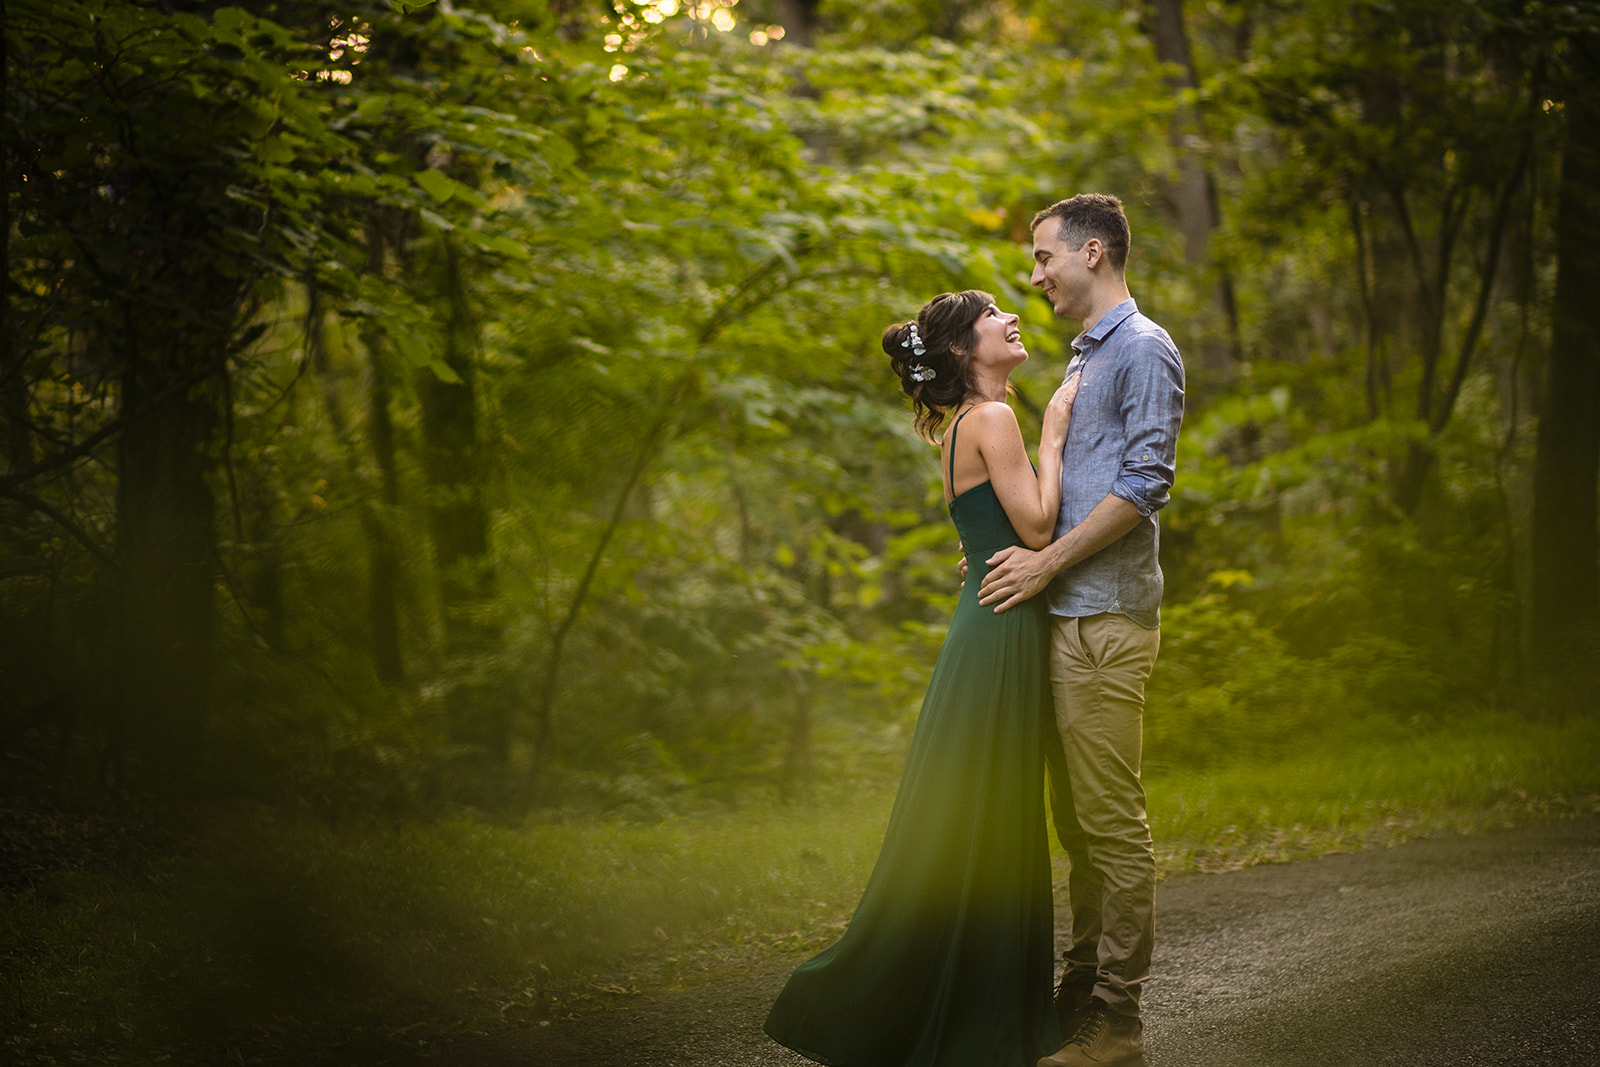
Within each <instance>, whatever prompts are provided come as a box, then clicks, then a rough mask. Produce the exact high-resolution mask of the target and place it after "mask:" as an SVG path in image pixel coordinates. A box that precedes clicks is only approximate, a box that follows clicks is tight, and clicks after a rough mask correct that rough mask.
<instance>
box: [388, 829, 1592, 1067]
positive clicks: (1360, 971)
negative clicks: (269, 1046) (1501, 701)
mask: <svg viewBox="0 0 1600 1067" xmlns="http://www.w3.org/2000/svg"><path fill="white" fill-rule="evenodd" d="M1057 921H1058V924H1060V923H1062V922H1064V921H1065V917H1064V916H1061V915H1059V914H1058V917H1057ZM1157 922H1158V924H1159V929H1158V935H1157V936H1158V945H1157V950H1156V958H1155V961H1154V965H1153V977H1152V981H1151V983H1150V985H1149V987H1148V991H1147V993H1146V998H1145V1020H1146V1023H1145V1037H1146V1043H1147V1061H1148V1067H1313V1065H1314V1067H1342V1065H1347V1064H1348V1065H1361V1067H1373V1065H1388V1064H1405V1065H1408V1067H1480V1065H1483V1067H1488V1065H1497V1067H1498V1065H1506V1067H1510V1065H1517V1067H1600V816H1584V817H1581V818H1577V819H1566V820H1560V821H1556V822H1548V823H1539V824H1532V825H1528V826H1523V827H1520V828H1517V829H1512V830H1505V831H1501V832H1497V833H1493V834H1484V835H1474V836H1451V837H1436V838H1431V839H1428V840H1423V841H1414V842H1411V843H1409V844H1406V845H1402V846H1400V847H1397V848H1392V849H1382V850H1373V851H1367V852H1359V853H1353V854H1348V855H1341V856H1328V857H1323V858H1321V859H1316V860H1308V861H1302V862H1299V863H1292V864H1279V865H1273V866H1265V867H1255V868H1251V869H1248V870H1242V871H1234V872H1230V873H1227V874H1211V875H1193V876H1186V877H1182V878H1174V879H1169V880H1167V881H1165V882H1163V883H1162V884H1161V887H1160V891H1159V897H1158V900H1157ZM787 973H788V967H787V966H785V967H782V968H775V969H773V970H769V971H764V972H762V973H757V974H751V975H748V976H746V977H743V978H739V979H736V980H731V981H724V982H720V983H717V984H715V985H710V986H705V987H702V988H699V989H693V990H688V991H685V992H679V993H672V994H668V995H663V996H660V997H656V998H653V999H650V1000H647V1001H641V1002H639V1003H636V1004H633V1005H630V1006H628V1007H625V1008H620V1009H616V1010H613V1011H608V1012H603V1013H600V1014H596V1015H592V1016H588V1017H585V1018H580V1019H577V1020H574V1021H571V1022H565V1023H557V1024H554V1025H551V1026H548V1027H542V1028H530V1029H527V1030H521V1031H516V1032H511V1033H501V1034H495V1035H490V1036H486V1037H482V1038H476V1039H471V1040H466V1041H461V1042H458V1043H455V1044H452V1045H450V1046H448V1047H446V1048H443V1049H434V1050H430V1054H429V1055H428V1056H427V1057H426V1058H425V1059H422V1058H418V1059H414V1060H409V1059H408V1058H407V1057H406V1056H405V1055H404V1054H401V1053H399V1051H398V1050H393V1052H392V1054H391V1056H390V1057H388V1062H389V1063H391V1064H404V1063H410V1062H415V1063H416V1064H418V1065H421V1064H424V1063H425V1064H428V1065H430V1067H441V1065H442V1067H468V1065H472V1067H502V1065H505V1067H509V1065H511V1064H518V1065H529V1067H795V1065H799V1064H805V1063H807V1062H808V1061H806V1060H804V1059H802V1058H801V1057H799V1056H797V1055H795V1054H794V1053H792V1052H789V1051H788V1050H787V1049H783V1048H780V1047H778V1046H777V1045H775V1044H773V1043H772V1042H771V1041H770V1040H769V1039H767V1037H766V1036H765V1035H764V1034H763V1033H762V1032H761V1022H762V1019H763V1018H764V1017H765V1015H766V1011H767V1008H768V1006H769V1005H770V1004H771V1002H772V999H773V997H774V996H775V995H776V994H777V992H778V990H779V989H780V988H781V987H782V985H783V981H784V978H785V977H786V975H787Z"/></svg>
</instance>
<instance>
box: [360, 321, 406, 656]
mask: <svg viewBox="0 0 1600 1067" xmlns="http://www.w3.org/2000/svg"><path fill="white" fill-rule="evenodd" d="M362 341H363V343H364V345H365V347H366V350H367V359H368V361H369V370H370V372H371V376H370V378H369V380H368V384H367V442H368V444H369V445H370V446H371V448H372V458H373V461H374V462H376V463H377V465H378V500H377V503H376V504H375V505H368V506H367V507H365V508H363V509H362V511H361V528H362V531H363V533H364V534H365V535H366V539H367V621H368V624H369V626H370V627H371V629H372V665H373V669H374V670H376V671H377V674H378V677H379V678H380V679H381V680H383V681H384V682H385V683H387V684H389V685H397V684H399V683H400V682H401V681H402V680H404V678H405V657H404V654H403V652H402V650H401V647H400V605H399V595H400V553H399V550H398V549H397V548H396V547H395V531H394V521H395V517H396V516H397V515H398V514H399V510H400V477H399V474H398V473H397V469H396V467H395V454H394V422H393V419H392V417H391V416H390V413H389V397H390V393H391V385H390V373H389V367H388V363H387V355H386V353H385V352H384V338H383V334H382V332H381V331H379V330H377V329H376V328H374V329H371V330H368V331H366V332H365V333H364V334H363V335H362Z"/></svg>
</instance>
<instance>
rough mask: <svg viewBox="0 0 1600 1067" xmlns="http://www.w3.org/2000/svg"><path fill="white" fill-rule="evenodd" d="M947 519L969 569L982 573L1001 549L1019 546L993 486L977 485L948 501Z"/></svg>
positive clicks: (1018, 539)
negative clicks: (959, 541) (964, 555)
mask: <svg viewBox="0 0 1600 1067" xmlns="http://www.w3.org/2000/svg"><path fill="white" fill-rule="evenodd" d="M950 519H951V521H952V522H954V523H955V524H956V533H957V534H959V535H960V536H961V545H962V547H963V548H964V549H965V551H966V554H967V566H968V568H970V569H974V570H982V569H984V568H983V561H984V560H986V559H988V558H989V557H990V556H992V555H994V554H995V553H996V552H998V551H1000V550H1001V549H1002V548H1010V547H1012V546H1013V545H1020V544H1022V538H1020V537H1018V536H1017V531H1016V530H1015V529H1013V528H1012V526H1011V520H1010V519H1009V518H1007V517H1006V509H1005V508H1003V507H1001V506H1000V498H999V497H998V496H996V495H995V492H994V483H992V482H979V483H978V484H977V485H975V486H973V487H972V488H971V489H968V490H967V491H966V492H964V493H962V494H961V495H960V496H958V497H956V498H955V499H954V500H952V501H950Z"/></svg>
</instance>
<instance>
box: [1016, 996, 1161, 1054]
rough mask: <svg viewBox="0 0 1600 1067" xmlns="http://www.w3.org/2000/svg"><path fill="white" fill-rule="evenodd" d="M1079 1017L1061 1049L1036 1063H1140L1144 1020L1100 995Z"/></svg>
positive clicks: (1142, 1050) (1142, 1049)
mask: <svg viewBox="0 0 1600 1067" xmlns="http://www.w3.org/2000/svg"><path fill="white" fill-rule="evenodd" d="M1081 1018H1082V1021H1081V1022H1080V1023H1079V1024H1078V1027H1077V1029H1076V1030H1075V1031H1073V1034H1072V1036H1071V1037H1069V1038H1067V1043H1066V1044H1065V1045H1062V1046H1061V1051H1060V1052H1057V1053H1056V1054H1055V1055H1054V1056H1046V1057H1045V1058H1044V1059H1042V1060H1040V1061H1039V1064H1038V1067H1143V1064H1144V1024H1143V1023H1142V1022H1140V1021H1139V1020H1138V1018H1136V1017H1134V1016H1131V1015H1119V1014H1117V1013H1116V1012H1114V1011H1112V1010H1111V1009H1110V1008H1108V1007H1106V1005H1105V1002H1104V1001H1103V1000H1101V999H1100V998H1099V997H1095V998H1094V1003H1093V1004H1091V1005H1089V1007H1088V1009H1087V1010H1086V1011H1085V1012H1084V1014H1083V1015H1082V1016H1081Z"/></svg>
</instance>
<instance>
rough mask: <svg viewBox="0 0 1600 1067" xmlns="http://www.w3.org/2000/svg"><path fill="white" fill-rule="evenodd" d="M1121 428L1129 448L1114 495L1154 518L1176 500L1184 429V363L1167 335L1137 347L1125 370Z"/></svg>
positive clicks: (1142, 341) (1137, 342)
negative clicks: (1174, 485)
mask: <svg viewBox="0 0 1600 1067" xmlns="http://www.w3.org/2000/svg"><path fill="white" fill-rule="evenodd" d="M1123 371H1124V374H1125V375H1126V377H1125V378H1124V379H1123V382H1122V383H1121V385H1122V388H1121V390H1120V395H1121V397H1122V426H1123V433H1124V440H1126V441H1127V447H1126V449H1125V451H1124V452H1123V454H1122V468H1121V470H1120V471H1119V472H1118V474H1117V479H1116V481H1115V482H1114V483H1113V484H1112V486H1111V492H1112V493H1114V494H1115V495H1117V496H1120V497H1122V498H1123V499H1124V500H1126V501H1128V502H1129V503H1130V504H1132V505H1133V506H1134V507H1136V508H1138V509H1139V514H1140V515H1145V516H1148V515H1151V514H1153V513H1154V512H1156V511H1159V510H1160V509H1161V508H1163V507H1165V506H1166V503H1167V501H1168V500H1170V499H1171V498H1172V481H1173V478H1174V477H1175V476H1176V473H1177V460H1178V429H1179V427H1180V426H1181V425H1182V424H1183V361H1182V359H1180V358H1179V356H1178V349H1177V346H1175V345H1174V344H1173V343H1172V339H1171V338H1169V337H1167V336H1166V334H1165V333H1164V332H1158V333H1146V334H1143V335H1141V336H1140V337H1139V338H1137V340H1135V342H1134V349H1133V351H1131V352H1130V353H1129V359H1128V361H1127V363H1126V364H1125V365H1124V367H1123Z"/></svg>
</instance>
